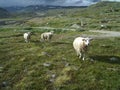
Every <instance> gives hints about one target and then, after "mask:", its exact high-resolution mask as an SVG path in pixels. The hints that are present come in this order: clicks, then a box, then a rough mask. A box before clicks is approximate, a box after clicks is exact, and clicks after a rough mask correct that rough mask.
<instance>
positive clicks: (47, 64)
mask: <svg viewBox="0 0 120 90" xmlns="http://www.w3.org/2000/svg"><path fill="white" fill-rule="evenodd" d="M50 65H51V64H50V63H43V66H45V67H49V66H50Z"/></svg>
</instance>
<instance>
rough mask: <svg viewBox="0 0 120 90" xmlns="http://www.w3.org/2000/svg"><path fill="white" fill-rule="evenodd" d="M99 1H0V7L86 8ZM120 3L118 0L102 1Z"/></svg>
mask: <svg viewBox="0 0 120 90" xmlns="http://www.w3.org/2000/svg"><path fill="white" fill-rule="evenodd" d="M98 1H101V0H0V7H6V6H28V5H36V4H37V5H39V4H42V5H62V6H86V5H91V4H94V3H96V2H98ZM102 1H120V0H102Z"/></svg>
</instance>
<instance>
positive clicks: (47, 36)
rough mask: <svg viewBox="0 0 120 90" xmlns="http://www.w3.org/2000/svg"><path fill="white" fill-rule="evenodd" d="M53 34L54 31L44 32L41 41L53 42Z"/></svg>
mask: <svg viewBox="0 0 120 90" xmlns="http://www.w3.org/2000/svg"><path fill="white" fill-rule="evenodd" d="M53 34H54V31H51V32H44V33H42V34H41V40H43V41H45V40H47V41H49V40H51V38H52V36H53Z"/></svg>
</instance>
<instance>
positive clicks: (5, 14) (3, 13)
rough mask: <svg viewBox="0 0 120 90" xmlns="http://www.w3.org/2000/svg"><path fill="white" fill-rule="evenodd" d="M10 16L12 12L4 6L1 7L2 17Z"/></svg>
mask: <svg viewBox="0 0 120 90" xmlns="http://www.w3.org/2000/svg"><path fill="white" fill-rule="evenodd" d="M7 17H10V13H9V12H8V11H7V10H6V9H3V8H0V18H7Z"/></svg>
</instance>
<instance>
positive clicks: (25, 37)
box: [23, 32, 31, 43]
mask: <svg viewBox="0 0 120 90" xmlns="http://www.w3.org/2000/svg"><path fill="white" fill-rule="evenodd" d="M23 37H24V39H25V42H26V43H27V42H30V39H31V32H27V33H24V35H23Z"/></svg>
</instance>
